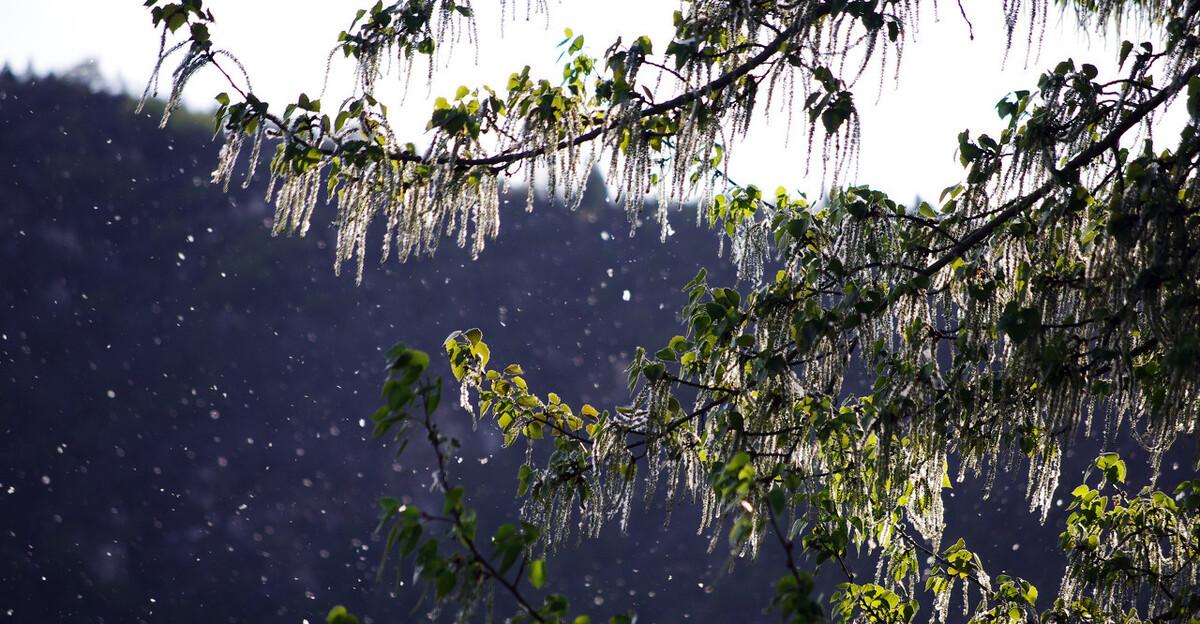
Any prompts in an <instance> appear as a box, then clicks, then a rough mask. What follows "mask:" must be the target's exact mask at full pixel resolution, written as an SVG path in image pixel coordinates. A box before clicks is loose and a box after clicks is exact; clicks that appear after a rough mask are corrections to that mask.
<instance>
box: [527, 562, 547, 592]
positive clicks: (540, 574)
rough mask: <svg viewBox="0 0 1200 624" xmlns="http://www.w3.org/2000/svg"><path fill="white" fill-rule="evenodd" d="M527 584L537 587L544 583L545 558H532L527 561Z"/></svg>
mask: <svg viewBox="0 0 1200 624" xmlns="http://www.w3.org/2000/svg"><path fill="white" fill-rule="evenodd" d="M529 584H530V585H533V586H534V587H535V588H537V589H541V588H542V587H543V586H545V585H546V560H545V559H534V560H533V561H531V562H530V563H529Z"/></svg>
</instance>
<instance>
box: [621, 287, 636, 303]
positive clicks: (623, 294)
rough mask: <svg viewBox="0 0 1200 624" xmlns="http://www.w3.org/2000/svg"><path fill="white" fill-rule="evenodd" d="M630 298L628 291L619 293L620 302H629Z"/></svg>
mask: <svg viewBox="0 0 1200 624" xmlns="http://www.w3.org/2000/svg"><path fill="white" fill-rule="evenodd" d="M632 296H633V295H631V294H630V293H629V290H628V289H626V290H623V291H621V301H629V299H630V297H632Z"/></svg>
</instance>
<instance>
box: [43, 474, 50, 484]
mask: <svg viewBox="0 0 1200 624" xmlns="http://www.w3.org/2000/svg"><path fill="white" fill-rule="evenodd" d="M42 483H43V484H44V485H50V477H49V476H47V475H42Z"/></svg>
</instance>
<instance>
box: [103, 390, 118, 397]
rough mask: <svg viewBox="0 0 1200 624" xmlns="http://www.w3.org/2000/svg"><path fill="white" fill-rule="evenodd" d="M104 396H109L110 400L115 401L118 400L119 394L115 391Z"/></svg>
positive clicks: (110, 391)
mask: <svg viewBox="0 0 1200 624" xmlns="http://www.w3.org/2000/svg"><path fill="white" fill-rule="evenodd" d="M104 395H105V396H107V397H108V398H110V399H115V398H117V393H116V391H114V390H109V391H108V392H105V393H104Z"/></svg>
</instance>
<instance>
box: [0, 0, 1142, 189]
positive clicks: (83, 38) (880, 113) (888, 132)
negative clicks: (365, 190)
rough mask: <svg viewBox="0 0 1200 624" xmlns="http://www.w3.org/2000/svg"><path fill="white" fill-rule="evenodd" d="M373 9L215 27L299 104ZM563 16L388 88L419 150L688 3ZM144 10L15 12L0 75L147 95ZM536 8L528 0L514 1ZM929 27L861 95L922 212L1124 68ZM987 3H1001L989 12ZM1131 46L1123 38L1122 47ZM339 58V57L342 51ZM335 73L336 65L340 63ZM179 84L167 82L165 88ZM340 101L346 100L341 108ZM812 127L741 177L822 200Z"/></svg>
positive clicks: (945, 15)
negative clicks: (58, 74)
mask: <svg viewBox="0 0 1200 624" xmlns="http://www.w3.org/2000/svg"><path fill="white" fill-rule="evenodd" d="M372 3H373V2H372V1H371V0H361V1H359V2H331V1H329V0H323V1H321V0H253V1H246V0H241V1H237V0H209V1H208V2H206V6H210V7H211V9H212V11H213V13H214V14H215V16H216V20H217V22H216V25H215V26H214V27H213V29H212V34H213V38H214V40H215V42H216V45H217V46H219V47H224V48H226V49H229V50H230V51H232V52H234V53H235V54H236V55H237V56H238V57H240V58H241V60H242V61H243V63H244V64H245V65H246V67H247V69H248V70H249V72H250V76H251V78H252V79H253V81H254V88H255V91H256V92H258V94H259V95H260V96H261V97H263V98H264V99H266V100H268V101H271V102H277V103H280V104H282V103H284V102H290V101H294V100H295V97H296V96H297V95H298V94H299V93H300V92H301V91H303V92H307V93H309V94H310V95H314V96H315V94H317V93H318V92H320V90H321V81H322V76H323V73H324V67H325V60H326V57H327V54H328V52H329V50H330V49H331V48H332V47H333V44H334V42H335V38H336V36H337V33H338V32H339V31H340V30H342V29H343V28H345V27H346V26H347V25H348V24H349V21H350V19H352V18H353V16H354V11H355V10H356V9H357V8H363V7H369V6H370V5H371V4H372ZM550 3H551V11H550V14H549V16H548V17H543V16H535V17H534V18H533V19H532V21H525V20H524V19H523V17H522V18H521V19H519V20H518V21H516V22H508V23H507V24H505V26H504V33H503V37H501V35H500V31H499V27H498V22H499V12H500V9H499V3H497V2H495V0H478V1H477V2H475V5H476V13H477V16H478V23H479V32H480V36H481V39H482V41H481V45H480V51H479V54H478V58H477V62H476V59H475V58H474V56H473V55H472V54H471V52H470V51H467V50H463V51H461V52H459V53H456V54H455V55H454V57H453V59H452V63H451V66H450V67H449V68H446V69H439V70H438V71H437V75H436V77H435V81H434V84H433V86H432V89H430V90H426V88H425V86H424V76H421V75H416V76H413V79H412V82H411V91H410V92H409V93H408V95H407V97H405V98H404V101H403V102H401V101H400V99H401V98H400V95H401V94H402V89H401V88H400V86H399V84H400V83H399V80H398V79H395V80H393V82H394V83H395V86H394V87H392V88H390V89H389V90H388V91H387V92H385V103H387V104H388V105H389V108H390V109H391V112H392V115H393V116H394V117H396V119H395V120H394V121H395V123H396V125H397V126H398V127H400V128H409V129H411V130H412V133H413V134H410V135H409V136H408V137H402V140H412V141H413V142H415V143H417V144H418V145H419V144H421V143H422V142H423V141H422V140H421V137H420V136H419V134H418V133H419V132H420V131H421V130H422V129H423V127H424V122H425V120H427V119H428V114H429V111H430V110H431V106H430V102H432V99H433V97H436V96H438V95H447V96H449V95H453V92H454V90H455V88H456V87H457V86H458V85H459V84H466V85H468V86H478V85H481V84H489V85H492V86H493V87H503V86H504V83H505V81H506V80H507V76H508V74H509V73H511V72H512V71H516V70H519V69H520V68H521V67H522V66H524V65H526V64H528V65H531V66H533V69H534V73H535V75H542V76H546V77H554V76H559V75H561V74H560V73H559V70H558V69H557V67H556V65H555V59H556V58H557V56H558V51H557V50H556V49H555V46H556V45H557V43H558V42H559V41H560V40H561V39H562V36H563V35H562V33H563V29H564V28H566V27H570V28H572V29H574V30H575V32H576V33H578V34H583V35H585V37H586V39H587V43H588V45H587V48H586V50H587V51H589V52H590V53H591V54H592V55H593V56H599V55H600V54H601V53H602V52H603V50H604V49H606V48H607V47H608V46H609V44H611V43H612V41H613V40H615V38H616V37H617V36H624V37H625V41H627V42H628V41H631V40H632V39H633V38H635V37H637V36H638V35H643V34H645V35H648V36H650V38H651V39H652V40H653V42H654V44H655V51H656V52H659V51H661V50H662V49H663V48H664V47H665V45H666V43H667V42H668V41H669V38H670V34H671V12H672V11H673V10H675V9H676V8H677V7H678V0H587V1H583V0H560V1H558V2H556V1H555V0H550ZM141 4H142V3H141V2H140V1H138V0H103V1H99V0H0V63H8V64H10V65H11V66H12V67H13V68H14V69H16V70H18V71H22V70H24V69H25V68H26V67H27V66H28V65H32V66H33V67H34V68H35V69H36V70H38V71H47V70H62V69H65V68H69V67H71V66H74V65H77V64H78V63H79V62H81V61H83V60H85V59H94V60H95V61H96V62H97V63H98V65H99V68H100V71H101V72H102V73H103V74H104V75H105V76H106V77H108V78H109V79H111V80H115V81H118V82H119V83H120V84H123V85H124V86H125V87H126V88H127V89H129V90H130V91H136V92H138V93H140V91H141V88H142V86H143V85H144V83H145V80H146V77H147V76H148V75H149V73H150V70H151V68H152V65H153V62H154V57H155V53H156V51H157V49H158V34H157V32H156V31H155V30H154V29H153V28H152V27H151V23H150V16H149V12H148V10H147V9H145V8H144V7H142V6H141ZM509 4H510V5H512V4H516V5H518V6H519V7H520V10H521V11H522V15H523V11H524V6H525V0H509ZM923 4H927V6H928V7H929V8H927V9H926V10H925V13H924V15H923V23H922V26H921V30H920V32H919V33H918V35H917V38H916V41H915V42H912V43H911V44H910V45H909V47H908V49H907V50H906V52H905V56H904V61H903V65H902V67H901V76H902V78H901V81H900V84H899V86H898V87H896V86H894V83H893V82H892V81H891V80H890V78H889V79H888V80H886V81H885V84H884V89H883V93H882V97H881V98H880V99H879V102H878V103H877V104H875V103H874V101H875V95H876V91H877V89H876V86H875V85H876V82H877V80H878V74H877V73H874V74H868V75H867V76H865V77H864V78H863V80H862V82H861V84H860V86H859V87H858V88H857V89H856V95H857V101H858V105H859V113H860V116H861V118H862V137H863V141H862V149H861V156H860V158H859V174H858V176H857V180H856V181H859V182H864V183H869V184H871V185H872V186H875V187H877V188H880V189H883V190H885V191H888V192H889V193H892V194H893V195H895V196H896V198H897V199H900V200H907V199H909V198H911V197H912V196H913V195H914V194H917V193H920V194H922V195H924V196H926V197H929V198H934V197H936V196H937V194H938V193H939V192H940V191H941V189H942V188H944V187H945V186H948V185H950V184H953V183H954V182H956V181H958V179H959V178H960V176H961V173H962V172H961V169H960V167H959V166H958V163H957V161H956V159H955V157H954V148H955V146H956V141H955V136H956V135H957V133H958V132H960V131H962V130H964V129H966V128H971V129H972V130H973V131H991V132H992V133H993V134H995V133H996V132H998V130H999V119H998V118H997V117H996V114H995V111H994V108H993V107H994V105H995V103H996V101H997V100H999V99H1000V98H1001V97H1002V96H1004V94H1005V93H1007V92H1009V91H1012V90H1015V89H1021V88H1031V87H1033V86H1035V85H1036V78H1037V75H1038V73H1040V71H1041V70H1042V68H1045V67H1052V66H1053V65H1054V64H1055V63H1057V62H1058V61H1059V60H1062V59H1064V58H1067V57H1073V58H1075V60H1076V62H1077V63H1080V62H1092V63H1094V64H1096V65H1097V66H1099V67H1101V71H1102V75H1104V74H1103V72H1104V71H1105V69H1104V68H1106V67H1111V66H1112V65H1113V62H1112V59H1113V57H1114V53H1113V52H1112V50H1115V49H1116V45H1113V44H1112V42H1111V41H1109V40H1107V39H1104V38H1100V37H1096V38H1093V39H1091V40H1090V41H1089V39H1088V38H1087V34H1086V33H1079V32H1077V31H1076V28H1075V25H1074V19H1073V18H1069V17H1068V18H1064V19H1062V20H1061V23H1060V20H1058V19H1052V20H1051V25H1050V28H1049V31H1048V32H1047V33H1046V37H1045V40H1044V43H1043V48H1042V51H1041V55H1040V59H1035V60H1032V61H1031V62H1030V64H1029V67H1028V68H1026V67H1025V62H1024V60H1025V55H1024V51H1023V50H1022V49H1014V52H1013V54H1012V55H1011V58H1010V59H1009V60H1008V62H1007V63H1006V64H1005V63H1003V62H1002V56H1003V50H1004V33H1003V30H1002V28H1001V22H1000V3H999V2H989V3H975V2H971V3H967V6H971V5H974V6H973V7H972V8H971V11H972V12H971V18H972V21H973V22H974V24H975V40H974V41H971V40H970V39H969V38H968V36H967V27H966V24H965V23H964V22H963V20H962V18H961V17H960V16H959V14H958V10H957V6H956V5H955V4H954V3H953V2H949V1H947V2H942V3H941V7H940V8H941V11H940V15H934V12H933V10H932V3H923ZM984 5H986V6H984ZM1117 41H1119V39H1118V40H1117ZM338 56H339V57H340V55H338ZM335 63H336V61H335ZM339 67H340V68H342V69H347V68H348V67H349V63H348V62H343V63H342V64H341V65H335V80H334V81H333V82H332V83H331V85H330V90H329V93H328V95H327V99H328V100H331V102H336V101H340V99H341V96H343V95H345V94H346V93H347V91H346V86H347V81H345V80H340V81H339V80H336V78H337V77H339V76H341V77H344V76H345V75H346V74H345V72H341V73H339V72H338V68H339ZM163 86H164V88H167V85H166V84H165V83H164V85H163ZM223 90H227V87H226V86H224V85H223V83H222V82H220V81H219V80H218V78H217V77H216V76H214V75H211V74H202V75H200V76H198V77H197V78H195V79H194V80H193V81H192V82H191V83H189V86H188V90H187V92H186V94H185V98H186V99H187V101H188V102H189V103H191V104H193V105H195V106H200V107H207V106H210V105H211V103H212V97H213V95H215V94H216V93H218V92H219V91H223ZM333 96H338V97H336V98H335V97H333ZM801 122H802V116H801V115H799V114H798V115H797V116H796V129H794V130H793V131H792V133H791V141H790V144H787V145H786V146H785V140H786V138H787V137H786V133H785V132H784V128H785V125H786V124H785V118H784V116H783V115H776V116H774V117H772V118H771V119H770V121H769V122H765V121H764V118H763V117H762V116H761V115H760V116H759V117H758V123H757V129H756V130H754V131H753V132H752V134H751V136H750V138H749V139H748V140H747V141H746V142H744V143H742V144H740V145H734V146H733V147H732V149H731V153H732V163H731V166H730V173H731V175H732V177H734V179H736V180H738V181H739V182H741V183H755V184H759V185H760V186H763V187H765V188H766V189H768V190H770V189H774V188H775V187H776V186H780V185H783V186H786V187H788V188H789V189H799V190H803V191H808V192H810V194H811V193H815V192H816V191H817V190H818V189H819V180H817V179H815V178H816V175H818V174H819V169H818V168H817V167H814V174H813V175H812V176H810V177H809V178H807V179H806V178H805V177H804V161H805V150H806V141H805V140H804V137H803V136H802V132H801V130H800V125H799V124H800V123H801Z"/></svg>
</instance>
